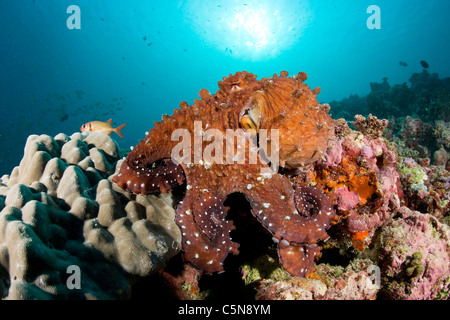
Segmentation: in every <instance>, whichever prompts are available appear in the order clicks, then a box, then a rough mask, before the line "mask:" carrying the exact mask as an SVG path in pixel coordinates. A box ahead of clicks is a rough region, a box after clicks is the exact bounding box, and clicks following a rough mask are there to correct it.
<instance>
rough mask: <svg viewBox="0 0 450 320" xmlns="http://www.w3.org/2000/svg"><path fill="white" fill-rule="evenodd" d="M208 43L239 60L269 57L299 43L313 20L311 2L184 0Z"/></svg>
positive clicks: (188, 15)
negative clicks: (309, 4) (310, 8)
mask: <svg viewBox="0 0 450 320" xmlns="http://www.w3.org/2000/svg"><path fill="white" fill-rule="evenodd" d="M180 8H181V9H182V10H183V11H184V12H185V18H186V19H187V20H188V21H189V22H190V25H191V26H192V28H193V29H194V31H195V32H196V33H197V34H198V35H199V36H200V37H201V38H202V40H203V41H204V42H205V44H207V45H209V46H212V47H214V48H216V49H217V50H220V51H223V52H224V53H225V54H229V55H233V56H235V57H236V58H239V59H246V60H253V61H256V60H266V59H271V58H275V57H277V56H278V55H279V54H281V53H282V52H283V51H285V50H287V49H289V48H290V47H291V46H293V45H295V44H297V43H298V41H299V40H300V38H301V35H302V34H303V32H304V30H305V29H306V28H307V25H308V24H309V23H310V22H311V20H312V15H311V12H310V10H309V6H308V2H307V1H290V0H289V1H288V0H284V1H283V0H279V1H269V0H263V1H236V0H230V1H208V2H206V1H205V2H203V1H201V2H199V1H194V0H187V1H183V2H181V3H180Z"/></svg>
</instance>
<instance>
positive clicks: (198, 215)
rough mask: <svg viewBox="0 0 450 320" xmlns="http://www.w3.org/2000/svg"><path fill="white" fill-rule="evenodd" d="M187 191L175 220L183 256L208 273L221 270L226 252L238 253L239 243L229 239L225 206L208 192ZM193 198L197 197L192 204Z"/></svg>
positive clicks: (230, 226) (229, 222) (229, 225)
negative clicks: (197, 193) (178, 229)
mask: <svg viewBox="0 0 450 320" xmlns="http://www.w3.org/2000/svg"><path fill="white" fill-rule="evenodd" d="M194 194H196V192H195V191H194V192H190V191H189V190H188V191H187V192H186V196H185V200H184V201H183V203H182V205H180V206H179V207H178V208H177V210H176V216H177V217H176V219H177V223H178V225H179V226H180V227H181V231H182V235H183V250H184V254H183V257H184V259H185V260H187V261H190V263H191V264H192V265H193V266H194V267H196V268H198V269H199V270H204V271H205V272H207V273H213V272H221V271H223V261H224V260H225V258H226V257H227V255H228V253H230V252H231V253H233V254H238V253H239V250H238V248H239V244H237V243H235V242H232V241H231V238H230V236H229V232H230V231H231V230H233V229H234V226H233V222H232V221H228V220H226V219H225V217H226V215H227V209H226V208H225V207H224V206H223V202H224V199H220V198H218V197H216V196H214V195H212V194H211V193H210V192H206V193H203V194H201V195H199V196H198V197H196V196H195V195H194ZM193 199H198V200H197V201H196V202H195V203H194V201H192V200H193Z"/></svg>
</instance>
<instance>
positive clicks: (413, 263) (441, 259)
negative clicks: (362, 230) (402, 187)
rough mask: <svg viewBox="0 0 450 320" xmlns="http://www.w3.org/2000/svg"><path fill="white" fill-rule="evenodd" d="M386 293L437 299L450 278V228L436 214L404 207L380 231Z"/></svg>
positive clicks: (385, 295)
mask: <svg viewBox="0 0 450 320" xmlns="http://www.w3.org/2000/svg"><path fill="white" fill-rule="evenodd" d="M379 239H380V241H381V242H380V243H378V245H379V246H380V252H379V254H380V256H381V257H382V258H381V260H380V268H381V272H382V283H384V286H383V289H382V291H383V297H386V298H389V299H407V300H417V299H420V300H423V299H434V298H436V297H437V296H438V295H439V294H440V293H442V292H445V291H446V292H447V293H448V290H449V288H446V285H448V282H449V281H450V245H449V240H450V228H449V227H448V226H447V225H445V224H441V223H440V222H439V221H438V220H437V219H436V218H435V217H433V216H431V215H429V214H422V213H420V212H418V211H412V210H410V209H409V208H407V207H401V208H400V210H399V211H398V214H397V217H396V219H393V220H392V221H390V222H389V223H388V224H387V225H386V226H384V227H383V230H382V232H381V235H380V238H379Z"/></svg>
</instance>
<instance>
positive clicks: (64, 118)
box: [59, 113, 69, 122]
mask: <svg viewBox="0 0 450 320" xmlns="http://www.w3.org/2000/svg"><path fill="white" fill-rule="evenodd" d="M67 119H69V115H68V114H67V113H65V114H64V115H63V116H62V117H61V118H60V119H59V121H61V122H63V121H66V120H67Z"/></svg>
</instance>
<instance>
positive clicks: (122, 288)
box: [0, 132, 181, 299]
mask: <svg viewBox="0 0 450 320" xmlns="http://www.w3.org/2000/svg"><path fill="white" fill-rule="evenodd" d="M124 155H126V152H124V150H121V149H120V148H119V146H118V145H117V143H116V142H115V141H114V140H112V139H111V138H110V137H109V136H107V135H105V134H103V133H96V132H94V133H89V134H84V133H83V134H80V133H75V134H73V135H72V136H70V137H69V136H67V135H65V134H59V135H57V136H55V137H54V138H52V137H50V136H48V135H40V136H37V135H32V136H30V137H29V138H28V140H27V143H26V146H25V152H24V157H23V159H22V161H21V162H20V165H19V166H18V167H16V168H14V170H13V171H12V173H11V175H10V176H7V175H5V176H3V177H2V179H1V184H0V210H1V212H0V289H1V290H0V294H1V297H2V298H6V299H52V298H53V299H62V298H63V299H111V298H113V299H117V298H127V297H129V296H130V287H131V284H132V282H133V281H135V279H136V278H138V277H143V276H147V275H150V274H153V273H154V272H156V271H158V270H159V269H161V268H162V267H164V265H165V263H166V261H167V260H168V259H169V258H170V257H172V256H174V255H175V254H176V253H177V252H178V250H179V243H180V241H181V234H180V231H179V229H178V227H177V226H176V224H175V223H174V216H175V212H174V210H173V208H172V203H171V201H172V199H171V197H170V195H165V196H155V195H150V196H147V197H144V196H134V195H131V194H129V193H128V192H125V191H123V190H122V189H120V188H117V186H115V185H114V184H112V183H111V181H110V179H111V175H112V174H113V173H114V171H115V169H116V166H117V167H118V166H120V164H121V162H122V160H120V159H121V158H122V157H123V156H124ZM73 270H78V271H79V274H78V276H79V281H80V283H79V288H73V287H71V286H69V285H68V283H70V281H72V280H71V279H72V278H70V276H71V275H72V273H74V271H73ZM74 276H75V273H74Z"/></svg>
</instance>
